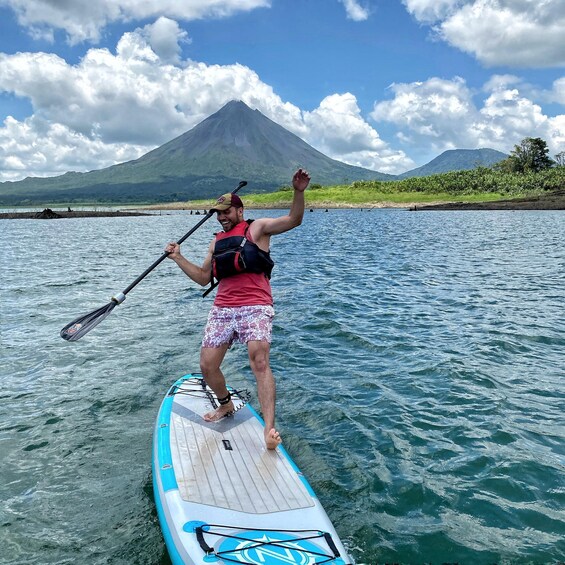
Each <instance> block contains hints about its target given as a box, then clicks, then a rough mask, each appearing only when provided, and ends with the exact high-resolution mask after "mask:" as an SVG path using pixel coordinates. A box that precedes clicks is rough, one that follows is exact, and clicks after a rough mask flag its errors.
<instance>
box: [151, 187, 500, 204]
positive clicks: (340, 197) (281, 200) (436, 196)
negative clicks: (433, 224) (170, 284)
mask: <svg viewBox="0 0 565 565" xmlns="http://www.w3.org/2000/svg"><path fill="white" fill-rule="evenodd" d="M241 197H242V200H243V201H244V203H245V207H246V208H254V209H278V208H289V207H290V204H291V202H292V192H291V191H290V190H280V191H277V192H270V193H266V194H241ZM502 198H503V195H501V194H498V193H492V192H484V193H478V194H472V195H465V196H463V195H462V196H454V195H453V194H449V193H447V192H440V193H422V192H399V193H384V192H375V191H372V190H369V189H365V190H363V189H362V190H356V191H355V192H352V191H351V187H349V186H334V187H323V188H321V189H315V190H307V191H306V193H305V200H306V207H307V208H312V209H319V208H413V207H415V206H424V205H434V204H446V203H460V202H471V203H474V202H494V201H498V200H501V199H502ZM214 202H215V201H214V200H192V201H189V202H170V203H163V204H152V205H149V206H142V207H140V208H141V209H153V210H208V209H210V208H211V207H212V206H213V205H214Z"/></svg>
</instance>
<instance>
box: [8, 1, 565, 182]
mask: <svg viewBox="0 0 565 565" xmlns="http://www.w3.org/2000/svg"><path fill="white" fill-rule="evenodd" d="M564 38H565V0H0V181H15V180H20V179H23V178H25V177H28V176H54V175H59V174H63V173H65V172H67V171H89V170H95V169H102V168H105V167H108V166H110V165H113V164H116V163H121V162H124V161H128V160H131V159H136V158H138V157H140V156H141V155H143V154H145V153H147V152H148V151H150V150H151V149H154V148H155V147H157V146H159V145H162V144H163V143H165V142H167V141H169V140H171V139H173V138H175V137H177V136H179V135H181V134H182V133H184V132H186V131H188V130H189V129H191V128H192V127H194V126H195V125H196V124H198V123H199V122H201V121H202V120H203V119H205V118H206V117H208V116H209V115H211V114H213V113H214V112H216V111H217V110H219V109H220V108H221V107H222V106H223V105H224V104H226V103H227V102H229V101H230V100H242V101H243V102H245V103H246V104H247V105H248V106H250V107H251V108H253V109H258V110H259V111H260V112H262V113H263V114H265V115H266V116H267V117H269V118H271V119H272V120H274V121H275V122H277V123H279V124H280V125H281V126H283V127H285V128H286V129H288V130H290V131H291V132H293V133H295V134H296V135H298V136H299V137H300V138H302V139H303V140H304V141H306V142H307V143H309V144H310V145H312V146H313V147H315V148H316V149H318V150H319V151H321V152H322V153H324V154H326V155H328V156H329V157H332V158H334V159H338V160H340V161H343V162H345V163H349V164H351V165H357V166H361V167H366V168H368V169H373V170H376V171H381V172H384V173H389V174H399V173H402V172H404V171H407V170H410V169H412V168H415V167H417V166H420V165H423V164H425V163H427V162H429V161H430V160H431V159H433V158H434V157H436V156H437V155H439V154H440V153H442V152H443V151H445V150H448V149H477V148H483V147H489V148H492V149H497V150H499V151H503V152H505V153H509V152H510V151H511V150H512V149H513V148H514V146H515V145H516V144H518V143H520V141H521V140H522V139H524V138H525V137H541V138H542V139H544V140H545V141H546V142H547V144H548V147H549V151H550V156H552V157H553V156H554V155H555V154H557V153H559V152H561V151H565V39H564Z"/></svg>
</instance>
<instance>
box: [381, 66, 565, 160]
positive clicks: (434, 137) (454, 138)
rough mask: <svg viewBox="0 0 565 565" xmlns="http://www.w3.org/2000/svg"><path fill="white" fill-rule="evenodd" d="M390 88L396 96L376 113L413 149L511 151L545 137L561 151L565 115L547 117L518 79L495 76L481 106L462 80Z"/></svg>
mask: <svg viewBox="0 0 565 565" xmlns="http://www.w3.org/2000/svg"><path fill="white" fill-rule="evenodd" d="M391 90H392V92H393V94H394V98H393V99H392V100H387V101H383V102H377V103H376V104H375V106H374V110H373V112H372V114H371V117H372V118H373V119H374V120H376V121H377V122H383V121H385V122H390V123H393V124H395V125H396V126H397V127H398V128H399V133H398V139H399V141H401V142H402V143H403V144H406V145H407V146H409V147H413V148H418V147H420V148H421V147H431V148H433V150H434V152H439V151H444V150H446V149H453V148H479V147H490V148H493V149H498V150H500V151H504V152H509V151H510V150H511V149H512V148H513V147H514V145H515V144H517V143H519V142H520V141H521V140H522V139H523V138H524V137H541V138H543V139H545V140H546V141H547V143H548V146H549V148H550V150H551V151H555V152H557V151H559V150H562V149H560V147H562V145H560V144H562V143H563V139H564V137H565V136H564V133H565V132H564V127H563V126H564V121H565V116H563V115H562V116H555V117H549V116H546V115H545V114H544V113H543V111H542V108H541V107H540V106H539V105H538V104H536V103H535V102H533V101H532V100H530V99H529V98H527V97H526V96H524V95H523V94H522V92H521V90H520V85H519V80H518V79H517V77H513V76H510V75H504V76H495V77H492V78H491V80H490V81H489V82H488V83H487V84H486V85H485V87H484V89H483V90H484V91H485V92H486V94H485V96H486V97H485V99H484V100H483V101H482V106H481V107H477V106H476V105H475V103H474V100H473V92H472V91H471V90H470V89H469V88H468V87H467V85H466V83H465V81H464V80H463V79H461V78H455V79H453V80H451V81H448V80H443V79H439V78H432V79H429V80H428V81H426V82H416V83H410V84H395V85H393V86H392V87H391ZM556 90H557V86H556Z"/></svg>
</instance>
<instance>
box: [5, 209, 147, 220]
mask: <svg viewBox="0 0 565 565" xmlns="http://www.w3.org/2000/svg"><path fill="white" fill-rule="evenodd" d="M150 215H151V214H147V213H145V212H122V211H121V210H109V211H106V212H98V211H93V210H78V211H73V210H71V209H70V208H69V209H67V211H66V212H63V211H60V210H59V211H57V212H54V211H53V210H51V208H45V209H44V210H42V211H41V212H2V213H0V219H5V220H16V219H24V220H57V219H60V218H113V217H123V216H150Z"/></svg>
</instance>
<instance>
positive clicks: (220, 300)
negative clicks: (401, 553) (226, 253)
mask: <svg viewBox="0 0 565 565" xmlns="http://www.w3.org/2000/svg"><path fill="white" fill-rule="evenodd" d="M247 239H248V240H249V241H251V242H252V243H255V242H254V241H253V236H252V235H251V230H249V231H248V232H247ZM272 305H273V294H272V292H271V283H270V282H269V279H268V278H267V277H266V276H265V275H264V274H263V273H240V274H238V275H233V276H231V277H226V278H224V279H222V280H221V281H220V282H219V284H218V292H217V294H216V298H215V300H214V306H220V307H224V308H226V307H236V306H272Z"/></svg>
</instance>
